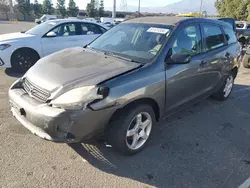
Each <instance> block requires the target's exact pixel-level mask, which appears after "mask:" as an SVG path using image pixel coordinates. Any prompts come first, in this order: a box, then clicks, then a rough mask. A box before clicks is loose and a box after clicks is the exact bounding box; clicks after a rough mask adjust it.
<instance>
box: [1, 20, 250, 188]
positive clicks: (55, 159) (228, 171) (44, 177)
mask: <svg viewBox="0 0 250 188" xmlns="http://www.w3.org/2000/svg"><path fill="white" fill-rule="evenodd" d="M32 25H33V24H31V23H18V24H9V23H0V28H1V29H0V32H1V33H7V32H14V31H20V28H21V29H22V28H26V29H27V28H29V27H32ZM17 77H19V75H16V74H14V73H12V72H11V71H10V70H5V69H3V68H2V69H1V68H0V139H1V140H2V143H1V144H0V167H1V168H0V187H3V188H10V187H18V188H21V187H24V188H29V187H30V188H34V187H53V188H54V187H60V188H61V187H79V188H80V187H88V188H91V187H93V188H99V187H108V188H109V187H121V188H123V187H129V188H131V187H142V188H146V187H164V188H168V187H171V188H172V187H176V188H180V187H192V188H196V187H197V188H203V187H207V188H216V187H218V188H223V187H224V188H231V187H232V188H234V187H238V186H239V185H240V184H242V183H243V182H244V181H245V180H246V179H247V178H249V174H250V146H249V136H250V126H249V121H250V110H249V109H250V108H249V105H250V79H249V78H250V70H247V69H243V68H242V69H241V70H240V73H239V75H238V78H237V79H236V84H235V87H234V91H233V93H232V95H231V96H230V98H229V100H227V101H225V102H218V101H215V100H212V99H206V100H204V101H202V102H200V103H198V104H196V105H194V106H193V107H190V108H188V109H185V110H183V111H181V112H179V113H178V114H175V115H173V116H171V117H170V118H168V119H167V120H166V121H164V122H163V123H161V125H160V126H158V127H156V129H155V131H154V135H153V139H152V140H151V141H150V143H149V145H148V147H147V148H145V150H144V151H142V152H141V153H139V154H138V155H135V156H132V157H124V156H121V155H120V154H118V153H115V152H114V151H113V150H112V148H109V147H107V146H105V144H103V143H83V144H74V145H67V144H55V143H52V142H48V141H44V140H42V139H40V138H38V137H36V136H34V135H32V134H31V133H30V132H29V131H27V130H26V129H25V128H23V127H22V126H21V125H20V124H19V123H18V122H17V121H16V120H15V119H14V118H13V117H12V115H11V112H10V109H9V105H8V97H7V90H8V88H9V86H10V85H11V83H12V82H13V81H14V80H15V79H16V78H17Z"/></svg>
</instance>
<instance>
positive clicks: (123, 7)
mask: <svg viewBox="0 0 250 188" xmlns="http://www.w3.org/2000/svg"><path fill="white" fill-rule="evenodd" d="M120 9H121V11H124V12H127V10H128V4H127V0H121V4H120Z"/></svg>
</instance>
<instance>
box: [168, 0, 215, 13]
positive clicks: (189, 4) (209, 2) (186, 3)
mask: <svg viewBox="0 0 250 188" xmlns="http://www.w3.org/2000/svg"><path fill="white" fill-rule="evenodd" d="M200 2H201V0H182V1H180V2H177V3H173V4H170V5H167V6H166V7H165V8H166V12H168V13H170V12H172V13H188V12H199V11H200ZM214 2H215V0H204V4H203V6H202V10H203V11H204V10H205V11H207V12H208V13H209V14H215V13H216V9H215V7H214Z"/></svg>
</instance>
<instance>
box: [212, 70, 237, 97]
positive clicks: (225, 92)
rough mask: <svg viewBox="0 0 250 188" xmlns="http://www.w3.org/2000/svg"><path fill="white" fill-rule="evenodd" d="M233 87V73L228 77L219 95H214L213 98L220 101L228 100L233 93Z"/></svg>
mask: <svg viewBox="0 0 250 188" xmlns="http://www.w3.org/2000/svg"><path fill="white" fill-rule="evenodd" d="M233 85H234V75H233V73H231V74H230V75H229V76H227V78H226V79H225V81H224V83H223V85H222V87H221V88H220V90H219V91H218V92H217V93H215V94H214V95H213V97H214V98H215V99H217V100H219V101H224V100H226V99H227V98H228V97H229V96H230V94H231V92H232V89H233Z"/></svg>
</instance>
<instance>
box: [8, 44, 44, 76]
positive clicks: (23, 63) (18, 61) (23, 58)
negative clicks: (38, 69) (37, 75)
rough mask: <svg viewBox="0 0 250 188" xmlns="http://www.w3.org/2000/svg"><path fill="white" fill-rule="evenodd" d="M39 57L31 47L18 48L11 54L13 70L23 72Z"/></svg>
mask: <svg viewBox="0 0 250 188" xmlns="http://www.w3.org/2000/svg"><path fill="white" fill-rule="evenodd" d="M39 59H40V57H39V55H38V54H37V53H36V52H35V51H34V50H32V49H26V48H23V49H19V50H17V51H15V52H14V53H13V54H12V56H11V66H12V68H13V70H14V71H15V72H18V73H25V72H27V70H29V68H30V67H32V66H33V65H34V64H35V63H36V62H37V61H38V60H39Z"/></svg>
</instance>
